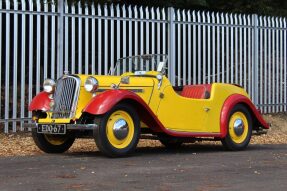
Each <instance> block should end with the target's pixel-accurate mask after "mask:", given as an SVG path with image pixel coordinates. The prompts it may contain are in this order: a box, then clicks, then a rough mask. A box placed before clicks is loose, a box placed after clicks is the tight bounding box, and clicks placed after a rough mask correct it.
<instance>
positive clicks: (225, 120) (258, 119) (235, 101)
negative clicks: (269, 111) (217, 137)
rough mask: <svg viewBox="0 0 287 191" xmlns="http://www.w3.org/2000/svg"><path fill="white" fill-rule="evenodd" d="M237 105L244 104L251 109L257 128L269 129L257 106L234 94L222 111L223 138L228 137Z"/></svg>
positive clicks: (221, 130)
mask: <svg viewBox="0 0 287 191" xmlns="http://www.w3.org/2000/svg"><path fill="white" fill-rule="evenodd" d="M237 104H243V105H245V106H246V107H247V108H248V109H249V111H250V113H251V115H252V117H253V119H255V121H254V122H255V123H254V125H255V128H256V127H259V126H261V127H262V128H264V129H269V125H268V124H267V123H266V121H265V120H264V119H263V117H262V116H261V114H260V112H259V111H258V110H257V109H256V107H255V105H254V104H253V103H252V102H251V100H250V99H249V98H247V97H245V96H243V95H240V94H233V95H231V96H229V97H228V98H227V99H226V100H225V102H224V104H223V107H222V109H221V115H220V134H221V137H222V138H224V137H225V136H226V135H227V128H228V120H229V115H230V112H231V110H232V108H233V107H234V106H235V105H237Z"/></svg>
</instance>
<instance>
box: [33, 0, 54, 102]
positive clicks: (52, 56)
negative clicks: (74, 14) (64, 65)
mask: <svg viewBox="0 0 287 191" xmlns="http://www.w3.org/2000/svg"><path fill="white" fill-rule="evenodd" d="M51 4H52V5H51V11H52V13H55V12H56V6H55V2H54V1H52V2H51ZM31 17H32V19H33V16H30V19H31ZM29 25H30V24H29ZM51 25H52V26H51V78H52V79H55V62H56V60H55V49H56V45H55V43H56V42H55V16H52V21H51ZM32 29H33V28H32ZM32 29H31V30H32ZM30 34H31V32H30ZM32 48H33V47H32ZM29 52H30V51H29ZM29 63H30V62H29ZM29 68H30V65H29ZM29 103H30V102H29Z"/></svg>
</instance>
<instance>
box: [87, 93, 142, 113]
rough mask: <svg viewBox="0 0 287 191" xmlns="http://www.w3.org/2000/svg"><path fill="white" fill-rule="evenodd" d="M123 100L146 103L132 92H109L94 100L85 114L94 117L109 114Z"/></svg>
mask: <svg viewBox="0 0 287 191" xmlns="http://www.w3.org/2000/svg"><path fill="white" fill-rule="evenodd" d="M122 100H134V101H136V102H139V103H144V101H143V100H142V98H140V97H139V96H138V95H136V94H135V93H133V92H131V91H128V90H108V91H105V92H103V93H102V94H100V95H97V96H95V97H94V98H92V100H91V101H90V102H89V103H88V105H87V106H86V107H85V108H84V110H83V112H87V113H90V114H93V115H102V114H104V113H106V112H108V111H109V110H110V109H112V107H113V106H115V105H116V104H117V103H119V102H120V101H122ZM144 104H145V103H144Z"/></svg>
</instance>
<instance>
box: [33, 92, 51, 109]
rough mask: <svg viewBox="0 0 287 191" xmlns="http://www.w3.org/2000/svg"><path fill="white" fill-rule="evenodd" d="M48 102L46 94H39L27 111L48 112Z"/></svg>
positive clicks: (49, 100)
mask: <svg viewBox="0 0 287 191" xmlns="http://www.w3.org/2000/svg"><path fill="white" fill-rule="evenodd" d="M50 102H51V99H50V98H49V94H48V93H47V92H40V93H38V94H37V95H36V96H35V97H34V98H33V99H32V101H31V103H30V105H29V111H37V110H41V111H48V110H50Z"/></svg>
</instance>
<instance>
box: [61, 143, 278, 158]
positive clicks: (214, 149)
mask: <svg viewBox="0 0 287 191" xmlns="http://www.w3.org/2000/svg"><path fill="white" fill-rule="evenodd" d="M279 149H280V148H279ZM262 150H274V147H272V145H257V144H252V145H249V146H248V147H247V149H245V150H243V151H239V152H254V151H262ZM221 152H230V153H232V152H234V153H236V152H238V151H227V150H226V149H225V148H224V147H223V146H222V145H221V144H184V145H182V146H181V147H179V148H176V149H168V148H166V147H164V146H152V147H151V146H146V147H144V146H141V147H138V148H136V150H135V152H133V153H132V154H130V155H127V156H124V157H121V158H126V157H137V156H141V157H142V156H158V155H173V154H207V153H221ZM64 155H65V156H71V157H73V156H74V157H100V158H102V157H103V158H106V156H105V155H104V154H102V153H101V152H100V151H88V152H87V151H85V152H67V153H65V154H64Z"/></svg>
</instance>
